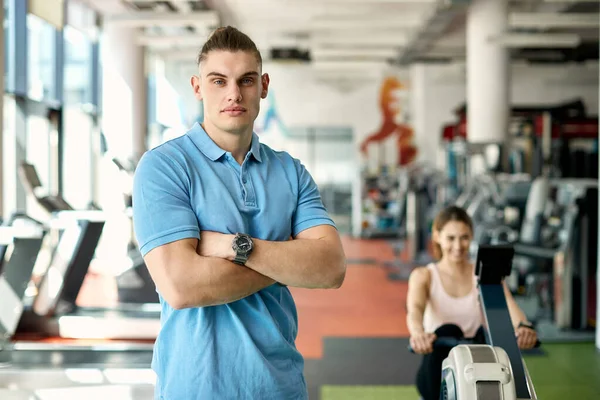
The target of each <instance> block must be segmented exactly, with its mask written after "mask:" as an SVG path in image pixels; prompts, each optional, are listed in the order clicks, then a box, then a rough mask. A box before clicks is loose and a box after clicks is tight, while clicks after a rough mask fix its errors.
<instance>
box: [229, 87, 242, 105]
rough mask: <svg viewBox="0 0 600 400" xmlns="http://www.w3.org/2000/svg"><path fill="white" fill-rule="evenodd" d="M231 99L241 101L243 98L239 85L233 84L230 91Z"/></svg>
mask: <svg viewBox="0 0 600 400" xmlns="http://www.w3.org/2000/svg"><path fill="white" fill-rule="evenodd" d="M228 100H230V101H235V102H240V101H241V100H242V92H241V90H240V87H239V86H238V85H232V89H231V91H230V92H229V99H228Z"/></svg>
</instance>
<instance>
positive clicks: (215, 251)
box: [196, 231, 235, 261]
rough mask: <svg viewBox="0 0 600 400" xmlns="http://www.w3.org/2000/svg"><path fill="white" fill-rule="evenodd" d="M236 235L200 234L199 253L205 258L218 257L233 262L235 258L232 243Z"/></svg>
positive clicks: (207, 232)
mask: <svg viewBox="0 0 600 400" xmlns="http://www.w3.org/2000/svg"><path fill="white" fill-rule="evenodd" d="M234 237H235V235H230V234H227V233H220V232H214V231H202V232H200V241H199V242H198V249H197V250H196V251H197V253H198V254H199V255H201V256H204V257H218V258H223V259H225V260H229V261H232V260H233V259H234V258H235V253H234V251H233V247H232V243H233V238H234Z"/></svg>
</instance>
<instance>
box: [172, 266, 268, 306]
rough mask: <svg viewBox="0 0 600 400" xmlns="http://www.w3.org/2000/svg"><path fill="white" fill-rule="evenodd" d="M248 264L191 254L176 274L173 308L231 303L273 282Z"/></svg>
mask: <svg viewBox="0 0 600 400" xmlns="http://www.w3.org/2000/svg"><path fill="white" fill-rule="evenodd" d="M274 283H275V281H274V280H273V279H271V278H269V277H267V276H264V275H262V274H260V273H258V272H256V271H254V270H252V269H250V268H246V267H244V266H240V265H237V264H234V263H232V262H231V261H227V260H224V259H221V258H215V257H202V256H195V257H194V259H193V261H192V263H191V265H189V266H188V267H187V268H185V272H184V273H183V274H181V275H180V276H179V277H178V278H177V284H176V285H175V290H177V291H178V292H179V293H178V294H177V295H176V296H174V297H175V298H176V299H177V301H176V302H175V303H176V304H175V305H174V306H175V308H190V307H206V306H214V305H220V304H226V303H231V302H233V301H236V300H240V299H242V298H244V297H247V296H249V295H251V294H253V293H256V292H258V291H259V290H261V289H264V288H265V287H267V286H270V285H272V284H274Z"/></svg>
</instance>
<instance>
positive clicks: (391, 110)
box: [360, 77, 418, 165]
mask: <svg viewBox="0 0 600 400" xmlns="http://www.w3.org/2000/svg"><path fill="white" fill-rule="evenodd" d="M402 89H405V87H404V85H402V83H401V82H400V81H399V80H398V79H397V78H395V77H388V78H386V79H385V80H384V81H383V84H382V85H381V91H380V94H379V108H380V109H381V114H382V118H383V121H382V123H381V126H380V127H379V130H378V131H376V132H373V133H371V134H370V135H369V136H368V137H367V138H366V139H365V140H364V141H363V142H362V144H361V146H360V150H361V152H362V153H363V154H367V147H368V145H369V144H370V143H378V142H381V141H382V140H384V139H386V138H388V137H389V136H390V135H395V136H396V138H397V141H396V143H397V148H398V165H408V164H410V163H411V162H413V161H414V159H415V158H416V156H417V153H418V151H417V148H416V147H415V146H414V145H413V142H412V140H413V129H412V128H411V127H410V126H409V125H406V124H403V123H397V122H396V118H397V116H398V114H399V113H400V112H401V107H400V105H399V104H398V100H397V98H396V97H395V92H396V91H398V90H402Z"/></svg>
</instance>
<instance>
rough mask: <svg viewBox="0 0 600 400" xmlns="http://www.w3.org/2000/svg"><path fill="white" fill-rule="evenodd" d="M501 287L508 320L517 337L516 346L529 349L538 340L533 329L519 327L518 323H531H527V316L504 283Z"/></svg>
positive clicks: (528, 323) (529, 323)
mask: <svg viewBox="0 0 600 400" xmlns="http://www.w3.org/2000/svg"><path fill="white" fill-rule="evenodd" d="M502 285H503V286H504V297H506V305H507V306H508V312H509V314H510V319H511V321H512V324H513V327H514V329H515V334H516V335H517V344H518V345H519V348H520V349H531V348H533V347H534V346H535V344H536V342H537V340H538V337H537V332H536V331H535V330H534V329H530V328H527V327H525V326H521V327H519V324H520V323H524V324H526V325H531V322H529V321H527V316H526V315H525V313H524V312H523V310H521V307H519V305H518V304H517V302H516V301H515V299H514V297H513V295H512V293H511V292H510V290H509V289H508V286H507V285H506V282H502Z"/></svg>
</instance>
